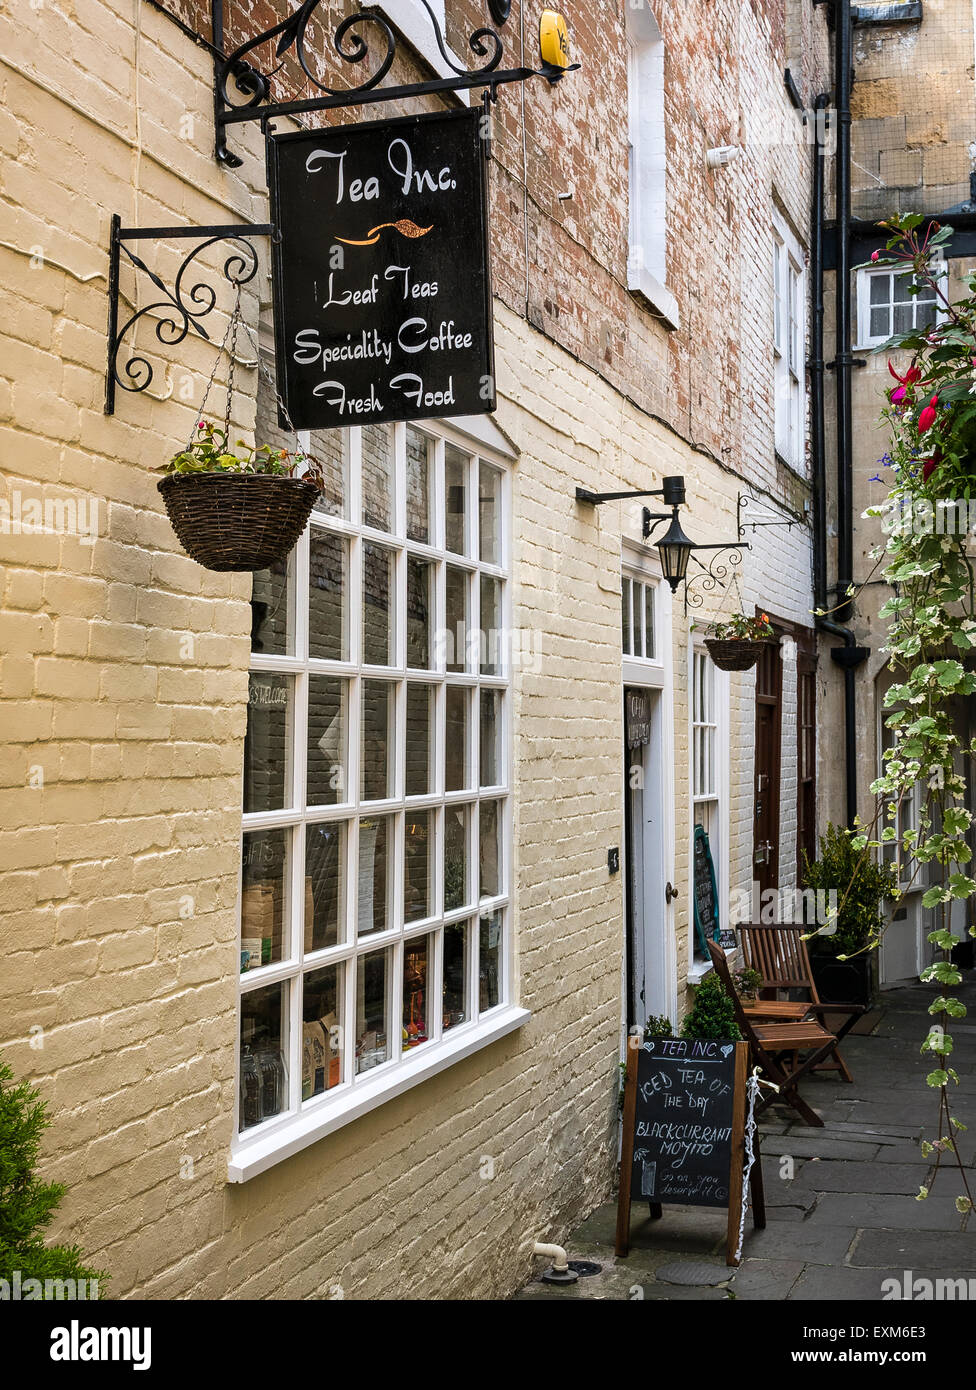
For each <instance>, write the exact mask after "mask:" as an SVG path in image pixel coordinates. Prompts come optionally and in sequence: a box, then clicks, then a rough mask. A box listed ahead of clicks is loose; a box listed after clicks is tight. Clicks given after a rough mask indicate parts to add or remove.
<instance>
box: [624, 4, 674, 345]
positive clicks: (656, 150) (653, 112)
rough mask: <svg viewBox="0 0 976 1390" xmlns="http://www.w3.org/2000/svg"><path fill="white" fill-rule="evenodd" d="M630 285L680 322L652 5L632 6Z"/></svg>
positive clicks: (659, 45)
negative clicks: (673, 288)
mask: <svg viewBox="0 0 976 1390" xmlns="http://www.w3.org/2000/svg"><path fill="white" fill-rule="evenodd" d="M626 18H627V152H628V194H629V206H630V226H629V246H628V253H627V288H628V289H629V290H631V292H632V293H634V294H635V295H637V296H638V297H639V298H640V299H641V300H643V301H645V302H646V303H647V305H648V306H649V307H650V308H651V309H653V310H656V311H657V313H658V315H659V317H661V318H662V319H663V320H664V321H665V323H667V324H668V325H669V326H670V327H674V328H676V327H677V326H678V306H677V303H676V301H675V299H674V296H673V295H672V294H671V293H670V291H669V290H668V289H667V288H666V285H667V254H666V252H667V230H666V212H667V187H666V185H667V157H666V150H665V140H664V40H663V39H662V37H661V31H660V29H659V28H658V25H657V21H656V20H655V18H654V15H653V14H652V13H651V10H650V7H649V5H646V4H644V5H637V6H635V5H627V6H626Z"/></svg>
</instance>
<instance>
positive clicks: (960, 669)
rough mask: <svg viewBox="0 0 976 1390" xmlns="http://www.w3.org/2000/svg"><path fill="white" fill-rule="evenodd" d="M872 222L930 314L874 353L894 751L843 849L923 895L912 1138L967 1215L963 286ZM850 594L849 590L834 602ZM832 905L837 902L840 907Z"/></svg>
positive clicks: (975, 409)
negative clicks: (922, 1105) (929, 958)
mask: <svg viewBox="0 0 976 1390" xmlns="http://www.w3.org/2000/svg"><path fill="white" fill-rule="evenodd" d="M882 225H884V226H885V227H886V228H887V230H888V231H889V232H890V234H891V235H890V237H889V239H888V242H887V246H886V248H885V251H884V252H875V253H874V255H873V256H872V258H871V263H872V264H874V265H876V266H886V267H891V268H893V269H894V270H895V271H896V272H897V273H899V274H902V275H905V276H907V277H909V278H910V283H911V292H912V293H914V294H918V293H919V292H920V290H921V288H922V287H928V288H929V289H930V290H931V292H932V294H934V297H935V300H936V303H937V305H938V307H939V311H940V317H939V320H938V322H936V323H934V324H930V325H928V326H927V327H917V328H914V329H912V330H911V331H910V332H906V333H900V334H896V335H895V336H894V337H892V338H889V339H888V341H887V342H885V343H883V344H881V345H880V347H879V348H878V349H877V350H878V351H894V350H898V351H902V352H907V353H909V354H910V363H909V365H908V367H907V368H905V369H904V370H903V371H898V370H896V368H895V367H894V365H893V364H892V363H891V362H890V361H889V363H888V367H889V371H890V372H891V376H892V380H893V383H894V384H893V385H892V386H890V387H889V388H888V393H887V394H888V399H887V403H886V405H885V408H884V410H883V412H882V424H883V425H886V426H887V428H888V430H889V433H890V440H891V442H890V444H889V446H888V450H887V451H886V452H885V454H884V455H883V456H882V458H881V465H882V467H883V468H884V469H886V470H887V473H886V474H885V476H884V477H882V475H881V474H877V475H876V478H877V480H879V481H884V482H886V483H887V497H886V498H885V501H884V503H883V504H881V505H880V506H876V507H871V508H869V509H868V512H867V515H869V516H877V517H880V518H881V519H882V529H883V532H884V536H885V541H884V544H883V545H882V546H879V547H878V548H877V549H876V550H875V551H874V552H873V556H872V558H874V559H875V560H876V562H877V565H876V568H880V569H881V571H882V576H883V578H884V579H885V580H886V581H887V583H888V584H889V585H890V586H891V588H892V589H893V591H894V592H893V595H892V597H891V598H889V599H888V600H887V602H886V603H885V604H884V605H883V607H882V608H881V610H880V614H881V616H882V617H883V618H885V619H887V621H888V634H887V648H886V650H887V653H888V658H889V667H890V669H891V671H892V673H893V675H894V677H895V679H894V681H893V683H892V685H891V686H890V688H889V689H888V691H887V693H886V695H885V707H886V709H887V711H888V713H887V715H886V719H885V723H886V726H887V728H888V729H889V730H891V732H892V743H891V747H889V748H887V749H886V750H885V752H884V754H883V759H882V773H881V776H880V777H878V778H877V779H876V780H875V782H873V783H872V787H871V790H872V792H873V793H874V795H875V797H876V798H877V802H876V810H875V814H874V817H873V819H872V821H871V822H870V824H868V825H862V824H861V823H860V822H858V825H857V834H856V835H855V837H854V839H853V841H852V844H853V846H854V848H855V849H856V850H857V851H858V852H859V854H860V855H861V857H862V861H863V862H867V860H868V859H869V858H871V857H872V856H876V855H877V854H878V853H879V852H881V851H882V849H883V847H884V846H892V845H893V846H894V852H895V854H896V855H897V857H898V860H899V862H900V865H901V871H900V874H899V878H900V880H901V881H900V884H899V885H898V886H897V887H895V889H894V890H893V892H892V899H893V900H894V904H895V907H897V904H898V900H899V899H900V898H901V897H902V896H903V895H904V893H905V891H906V890H907V889H908V888H912V887H914V886H915V885H916V884H918V883H920V882H921V881H925V882H926V884H927V886H926V889H925V892H924V894H923V897H922V903H923V905H924V906H925V907H926V908H930V909H931V910H932V911H933V912H934V913H935V920H936V923H937V925H936V927H935V929H934V930H933V931H931V932H930V933H929V937H928V939H929V941H930V942H931V944H932V945H933V946H934V948H935V959H934V960H933V962H932V963H931V964H930V965H929V966H927V967H926V968H925V970H923V972H922V975H921V978H922V980H923V981H924V982H926V983H928V982H931V983H934V984H936V985H937V986H938V993H937V995H936V997H935V999H933V1001H932V1003H931V1005H930V1006H929V1015H930V1016H931V1018H932V1023H931V1024H930V1026H929V1030H928V1032H927V1035H926V1037H925V1038H924V1040H923V1042H922V1045H921V1050H922V1052H923V1053H925V1054H928V1055H929V1056H931V1058H932V1060H933V1068H932V1070H931V1071H930V1072H929V1073H928V1075H927V1077H926V1082H927V1084H928V1085H929V1086H930V1087H931V1088H932V1089H933V1090H935V1091H936V1092H937V1093H938V1117H937V1122H936V1127H935V1133H934V1137H932V1138H929V1137H925V1138H923V1140H922V1141H921V1148H922V1154H923V1156H924V1157H926V1158H929V1157H932V1156H933V1155H934V1160H933V1178H932V1180H933V1181H934V1179H935V1178H936V1177H937V1176H938V1174H939V1172H940V1171H941V1169H942V1168H943V1166H944V1165H945V1164H948V1163H951V1164H952V1166H953V1168H954V1170H955V1172H956V1173H957V1176H958V1181H959V1183H960V1185H961V1187H962V1191H961V1192H960V1193H959V1195H958V1196H957V1197H956V1206H957V1208H958V1210H959V1211H960V1213H962V1214H963V1215H964V1216H965V1215H966V1214H967V1213H969V1212H970V1211H972V1209H973V1193H972V1188H971V1186H970V1181H969V1176H968V1174H967V1171H966V1168H965V1165H964V1162H963V1160H962V1158H961V1156H960V1155H959V1152H958V1148H957V1143H956V1136H957V1134H958V1133H959V1132H960V1131H962V1130H963V1129H965V1126H964V1125H963V1124H962V1123H961V1122H960V1121H959V1120H958V1119H957V1117H956V1116H955V1115H954V1114H953V1113H952V1095H953V1088H955V1087H957V1086H958V1085H959V1084H960V1080H959V1074H958V1072H957V1071H956V1070H955V1069H954V1068H953V1067H952V1065H951V1062H950V1058H951V1054H952V1048H953V1040H952V1035H951V1032H950V1031H949V1030H950V1027H951V1023H952V1020H953V1019H959V1018H962V1017H964V1016H965V1013H966V1008H965V1005H964V1004H963V1003H962V1001H961V1000H960V999H958V998H957V997H956V996H955V995H954V994H953V992H952V991H953V990H954V988H955V987H956V986H958V985H959V984H960V983H961V982H962V976H961V974H960V971H959V969H958V967H957V966H956V964H955V963H954V962H953V960H952V951H953V948H954V947H955V946H956V944H957V937H956V936H955V934H954V933H953V932H952V931H951V930H950V926H951V918H950V913H951V909H952V908H953V906H955V905H957V904H965V905H966V906H965V909H964V911H965V914H966V917H967V919H968V920H967V930H968V932H969V934H970V935H971V936H976V927H974V926H973V925H971V922H972V915H973V913H972V904H973V898H974V895H976V879H974V878H973V876H972V872H971V867H970V863H971V859H972V850H971V847H970V842H969V841H970V830H971V826H972V821H973V816H972V812H971V811H970V810H969V808H968V807H967V806H966V805H965V798H966V780H965V777H964V776H963V773H962V771H961V768H962V766H963V763H964V760H965V759H967V758H971V757H973V756H974V755H976V745H972V744H968V745H967V744H964V743H963V742H962V740H961V739H960V736H959V733H958V732H957V725H956V720H955V718H954V711H955V709H956V708H957V707H958V705H959V704H960V702H962V701H965V700H969V699H971V698H972V696H973V695H974V693H976V673H974V670H973V666H974V655H976V574H974V566H973V560H974V557H973V555H972V554H971V553H970V546H969V541H970V528H969V524H968V522H969V509H968V501H969V499H970V498H972V497H974V496H976V370H974V369H976V273H970V274H968V275H966V276H964V277H963V281H964V285H965V293H964V295H963V296H962V297H961V298H960V299H959V300H957V301H955V302H953V303H950V301H949V299H948V298H947V296H946V294H945V291H944V289H943V286H942V284H941V281H940V278H939V276H938V275H937V274H936V273H935V270H934V264H933V262H934V260H935V259H936V258H937V256H938V255H939V253H940V248H941V247H943V246H944V245H945V243H946V242H947V241H948V240H949V238H950V237H951V235H952V228H951V227H946V226H940V225H939V224H938V223H937V222H933V223H931V224H929V226H928V228H927V230H926V231H925V232H924V233H922V232H921V230H920V229H921V228H922V225H923V218H921V217H920V216H918V215H917V214H914V213H912V214H902V215H900V216H897V217H892V218H891V219H889V221H888V222H887V223H884V224H882ZM960 504H962V506H960ZM960 512H962V513H963V514H964V516H963V519H962V524H960V520H961V518H960ZM870 577H872V576H869V578H870ZM853 594H854V589H853V586H852V588H851V589H850V590H849V591H848V595H847V597H851V596H853ZM916 788H918V789H919V791H920V795H921V806H920V810H919V814H918V816H917V818H912V823H909V824H905V823H903V819H902V816H901V809H902V807H903V806H905V805H906V804H909V803H910V800H911V799H912V798H913V797H914V796H915V791H916ZM906 819H907V818H906ZM923 874H924V875H925V878H924V880H923V879H922V875H923ZM853 881H854V880H852V882H853ZM843 906H844V903H843V897H842V901H841V908H840V909H839V910H842V909H843ZM887 925H888V924H887V923H883V924H882V925H881V926H880V927H879V929H878V930H877V931H874V932H872V933H871V935H870V936H869V938H868V941H867V943H866V945H865V947H864V948H863V949H865V950H868V949H873V948H875V947H877V945H878V943H879V941H880V939H881V937H882V936H883V934H884V931H885V930H886V927H887ZM930 1190H931V1181H930V1182H929V1183H926V1184H924V1185H923V1186H922V1187H921V1188H920V1190H919V1193H918V1199H919V1200H923V1199H924V1198H925V1197H927V1196H928V1194H929V1191H930Z"/></svg>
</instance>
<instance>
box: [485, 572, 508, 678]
mask: <svg viewBox="0 0 976 1390" xmlns="http://www.w3.org/2000/svg"><path fill="white" fill-rule="evenodd" d="M502 636H503V634H502V586H501V583H500V581H499V580H497V579H489V578H488V576H487V575H484V574H483V575H482V576H481V673H482V675H485V676H497V675H498V663H499V655H500V652H501V643H502Z"/></svg>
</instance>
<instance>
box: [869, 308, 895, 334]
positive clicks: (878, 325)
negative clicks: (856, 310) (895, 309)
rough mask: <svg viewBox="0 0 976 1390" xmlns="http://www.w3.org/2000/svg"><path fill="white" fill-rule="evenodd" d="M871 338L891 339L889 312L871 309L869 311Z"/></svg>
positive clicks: (887, 310) (888, 310)
mask: <svg viewBox="0 0 976 1390" xmlns="http://www.w3.org/2000/svg"><path fill="white" fill-rule="evenodd" d="M870 326H871V337H872V338H890V337H891V310H890V309H872V310H871V325H870Z"/></svg>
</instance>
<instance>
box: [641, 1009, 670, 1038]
mask: <svg viewBox="0 0 976 1390" xmlns="http://www.w3.org/2000/svg"><path fill="white" fill-rule="evenodd" d="M673 1037H674V1029H673V1028H672V1026H671V1020H670V1019H669V1018H665V1017H664V1015H663V1014H662V1015H661V1017H660V1018H655V1016H654V1015H653V1014H651V1016H650V1018H649V1019H648V1020H647V1022H646V1023H645V1024H644V1041H645V1042H650V1041H651V1039H652V1038H673Z"/></svg>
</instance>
